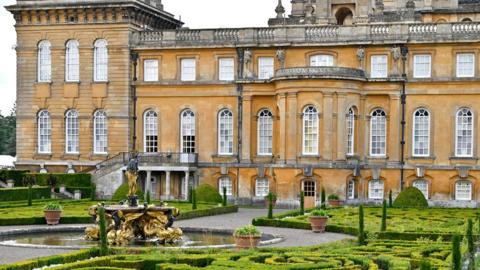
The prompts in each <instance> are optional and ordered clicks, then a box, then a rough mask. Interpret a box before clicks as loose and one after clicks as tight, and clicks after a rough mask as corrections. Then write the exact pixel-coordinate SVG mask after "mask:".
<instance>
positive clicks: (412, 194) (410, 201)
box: [393, 187, 428, 208]
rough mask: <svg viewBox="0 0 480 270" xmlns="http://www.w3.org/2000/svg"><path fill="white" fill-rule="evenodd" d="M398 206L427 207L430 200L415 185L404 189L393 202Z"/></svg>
mask: <svg viewBox="0 0 480 270" xmlns="http://www.w3.org/2000/svg"><path fill="white" fill-rule="evenodd" d="M393 206H394V207H398V208H427V207H428V202H427V200H426V199H425V196H424V195H423V193H422V192H421V191H420V190H419V189H418V188H415V187H408V188H406V189H405V190H403V191H402V192H401V193H400V194H399V195H398V197H397V198H396V199H395V202H393Z"/></svg>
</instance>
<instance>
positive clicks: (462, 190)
mask: <svg viewBox="0 0 480 270" xmlns="http://www.w3.org/2000/svg"><path fill="white" fill-rule="evenodd" d="M455 200H457V201H471V200H472V183H470V181H464V180H462V181H457V183H455Z"/></svg>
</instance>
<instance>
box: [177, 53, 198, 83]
mask: <svg viewBox="0 0 480 270" xmlns="http://www.w3.org/2000/svg"><path fill="white" fill-rule="evenodd" d="M196 64H197V63H196V60H195V59H194V58H188V59H182V60H181V62H180V66H181V67H180V69H181V74H180V77H181V78H180V79H181V80H182V81H184V82H187V81H195V80H196V78H197V68H196V66H197V65H196Z"/></svg>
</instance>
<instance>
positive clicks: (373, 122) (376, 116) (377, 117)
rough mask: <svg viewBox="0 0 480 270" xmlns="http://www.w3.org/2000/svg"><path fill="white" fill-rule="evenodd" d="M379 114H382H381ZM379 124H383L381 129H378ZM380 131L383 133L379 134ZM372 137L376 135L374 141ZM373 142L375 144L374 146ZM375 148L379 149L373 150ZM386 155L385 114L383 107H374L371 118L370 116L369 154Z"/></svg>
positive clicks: (375, 155) (373, 155)
mask: <svg viewBox="0 0 480 270" xmlns="http://www.w3.org/2000/svg"><path fill="white" fill-rule="evenodd" d="M381 114H383V116H382V115H381ZM379 121H383V122H379ZM381 126H383V130H380V128H381ZM374 131H375V132H374ZM380 132H383V134H380ZM374 137H377V140H376V141H374ZM382 138H383V139H382ZM375 144H376V146H374V145H375ZM382 144H383V147H382ZM375 149H378V150H379V151H374V150H375ZM386 155H387V114H386V113H385V111H384V110H383V109H376V110H374V111H373V112H372V114H371V118H370V156H372V157H385V156H386Z"/></svg>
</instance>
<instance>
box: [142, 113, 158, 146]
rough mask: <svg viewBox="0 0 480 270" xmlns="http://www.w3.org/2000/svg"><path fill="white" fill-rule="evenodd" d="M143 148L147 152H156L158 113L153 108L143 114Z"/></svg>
mask: <svg viewBox="0 0 480 270" xmlns="http://www.w3.org/2000/svg"><path fill="white" fill-rule="evenodd" d="M143 149H144V151H145V152H147V153H156V152H158V114H157V113H156V112H155V111H153V110H148V111H146V112H145V114H144V115H143Z"/></svg>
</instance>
